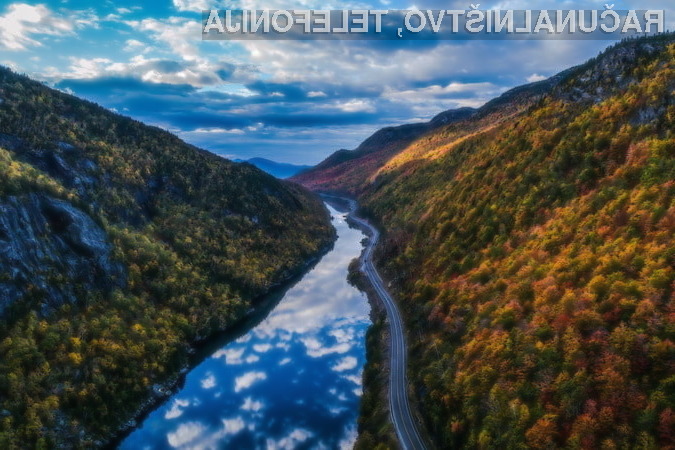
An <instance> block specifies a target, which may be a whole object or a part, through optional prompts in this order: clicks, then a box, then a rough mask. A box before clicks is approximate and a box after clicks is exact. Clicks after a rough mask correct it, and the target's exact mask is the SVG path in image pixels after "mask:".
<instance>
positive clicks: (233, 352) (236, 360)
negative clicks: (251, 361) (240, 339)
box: [212, 348, 244, 365]
mask: <svg viewBox="0 0 675 450" xmlns="http://www.w3.org/2000/svg"><path fill="white" fill-rule="evenodd" d="M243 354H244V349H243V348H222V349H220V350H218V351H217V352H215V353H214V354H213V356H212V357H213V358H222V357H223V356H224V357H225V364H228V365H237V364H242V363H243V362H244V361H243V360H242V358H241V357H242V355H243Z"/></svg>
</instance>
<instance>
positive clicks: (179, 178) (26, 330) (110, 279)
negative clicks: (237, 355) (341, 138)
mask: <svg viewBox="0 0 675 450" xmlns="http://www.w3.org/2000/svg"><path fill="white" fill-rule="evenodd" d="M332 238H333V230H332V227H331V226H330V223H329V220H328V215H327V212H326V211H325V209H324V207H323V205H322V204H321V203H320V201H318V200H317V199H315V198H314V197H313V196H311V195H310V194H309V193H307V192H306V191H304V190H303V189H302V188H300V187H298V186H297V185H293V184H289V183H285V182H282V181H279V180H277V179H275V178H273V177H272V176H269V175H267V174H265V173H263V172H261V171H260V170H258V169H256V168H254V167H253V166H251V165H248V164H234V163H232V162H229V161H227V160H224V159H222V158H220V157H217V156H215V155H213V154H210V153H208V152H205V151H202V150H199V149H197V148H194V147H192V146H190V145H187V144H185V143H184V142H182V141H180V140H179V139H178V138H176V137H175V136H173V135H171V134H169V133H167V132H165V131H162V130H160V129H157V128H153V127H148V126H145V125H143V124H141V123H139V122H137V121H134V120H131V119H129V118H126V117H122V116H119V115H117V114H113V113H111V112H109V111H107V110H105V109H103V108H101V107H98V106H96V105H94V104H91V103H89V102H86V101H82V100H80V99H77V98H75V97H73V96H70V95H67V94H64V93H61V92H57V91H54V90H52V89H49V88H47V87H45V86H44V85H42V84H40V83H37V82H34V81H31V80H29V79H28V78H26V77H23V76H19V75H16V74H14V73H12V72H11V71H9V70H7V69H0V269H1V270H0V447H2V448H16V447H22V448H29V447H34V446H37V447H53V446H55V445H63V446H71V445H76V444H77V445H82V446H90V445H92V444H99V445H100V444H102V443H103V442H104V441H105V440H106V439H107V438H109V437H110V436H111V434H112V433H114V432H116V431H117V430H118V429H119V427H120V425H121V424H122V423H123V422H125V421H127V420H129V418H130V417H131V416H132V415H133V414H134V413H135V412H136V411H137V410H138V408H139V406H140V405H141V404H142V403H143V402H145V401H146V400H147V399H148V398H149V397H150V396H151V395H153V392H154V393H155V394H157V392H158V391H157V384H158V383H162V382H164V381H166V380H167V379H168V378H170V377H172V376H174V375H176V374H177V372H178V371H179V370H180V369H181V368H182V367H183V366H184V364H185V363H186V361H187V354H188V350H189V344H190V342H193V341H195V340H198V339H201V338H203V337H205V336H207V335H209V334H210V333H212V332H214V331H216V330H219V329H222V328H224V327H226V326H228V325H230V324H232V323H233V322H234V321H235V320H236V319H238V318H241V317H242V316H243V315H244V314H245V313H246V312H247V311H248V310H249V309H250V308H251V305H252V301H253V300H254V299H255V298H257V297H258V296H260V295H262V294H264V293H265V292H267V291H268V290H269V289H270V288H271V287H273V286H274V285H276V284H278V283H280V282H282V281H284V280H285V279H287V278H289V277H290V276H291V275H292V274H294V273H297V272H298V271H300V270H301V269H302V268H303V267H304V266H305V265H306V264H307V262H308V260H309V259H311V258H313V257H314V256H316V255H317V254H318V253H319V252H320V251H321V250H322V249H323V248H325V247H326V246H327V245H329V243H330V242H331V240H332ZM153 386H154V387H155V389H153Z"/></svg>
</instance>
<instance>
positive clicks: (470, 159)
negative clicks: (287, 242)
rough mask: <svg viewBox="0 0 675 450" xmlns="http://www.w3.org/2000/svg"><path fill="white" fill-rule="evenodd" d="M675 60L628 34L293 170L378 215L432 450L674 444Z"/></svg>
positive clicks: (376, 432)
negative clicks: (527, 80)
mask: <svg viewBox="0 0 675 450" xmlns="http://www.w3.org/2000/svg"><path fill="white" fill-rule="evenodd" d="M674 64H675V37H674V35H673V34H666V35H662V36H655V37H650V38H643V39H638V40H630V41H627V42H623V43H620V44H617V45H616V46H614V47H611V48H609V49H608V50H606V51H605V52H604V53H603V54H601V55H600V56H598V57H597V58H594V59H592V60H590V61H589V62H587V63H586V64H583V65H581V66H578V67H575V68H572V69H570V70H567V71H565V72H563V73H561V74H560V75H558V76H556V77H553V78H552V79H549V80H546V81H542V82H540V83H536V84H531V85H526V86H523V87H521V88H517V89H515V90H512V91H510V92H507V93H506V94H504V95H503V96H501V97H499V98H498V99H496V100H494V101H492V102H490V103H488V104H486V105H485V106H483V107H482V108H479V109H478V110H477V111H473V112H467V113H466V115H464V116H463V117H461V116H460V117H456V118H455V119H454V120H451V121H449V122H448V123H447V124H443V125H441V126H437V127H429V128H428V129H426V130H419V129H417V128H410V127H408V128H402V127H399V128H396V129H393V130H388V129H385V130H381V131H379V132H378V133H376V134H375V135H374V136H373V138H371V139H374V138H375V137H376V136H378V135H379V136H383V135H385V133H392V132H397V131H402V130H410V129H412V130H413V131H412V133H397V134H393V133H392V134H391V135H390V139H383V140H382V141H380V140H379V139H376V140H377V142H378V143H377V144H376V145H374V146H366V148H367V150H363V149H361V150H357V151H354V152H345V151H340V152H338V153H336V154H334V155H333V156H331V157H329V158H328V159H327V160H326V161H324V162H323V163H321V164H319V165H318V166H317V167H315V168H314V169H312V170H310V171H307V172H305V173H303V174H301V175H299V176H297V177H295V180H297V181H299V182H301V183H303V184H304V185H305V186H307V187H310V188H312V189H314V190H317V191H323V192H334V193H346V194H350V195H354V196H356V197H357V198H358V199H359V201H360V203H361V205H362V212H363V213H364V214H367V215H368V216H370V218H371V219H372V220H373V221H374V222H375V223H377V224H378V225H379V226H380V227H381V229H382V231H383V234H384V236H383V239H382V241H383V246H382V247H381V248H380V251H379V255H378V259H379V266H380V267H381V269H383V270H384V272H385V273H386V274H387V276H388V278H389V281H391V283H392V286H393V288H394V289H395V290H396V292H397V294H398V300H399V304H400V305H401V306H402V308H403V309H404V311H405V316H406V324H407V327H408V330H409V334H408V336H409V345H410V349H409V355H410V358H411V363H410V367H409V371H408V375H409V378H410V381H411V383H412V385H413V388H412V390H413V392H414V394H415V396H416V398H417V401H418V404H419V405H420V407H419V413H420V414H421V416H422V417H423V419H424V424H425V427H426V430H427V432H428V434H429V435H430V436H431V437H432V439H434V441H435V443H436V444H437V445H438V446H439V448H463V447H468V448H520V447H531V448H556V447H570V448H672V447H673V446H675V433H673V430H675V390H673V378H672V375H673V373H675V344H674V343H673V335H672V331H673V326H674V322H673V311H674V308H675V303H674V302H675V289H674V285H673V282H674V279H675V270H674V266H675V253H674V252H673V249H674V248H675V245H674V244H675V243H674V242H673V236H674V234H673V231H674V230H675V184H674V180H675V135H674V134H673V133H674V132H675V94H674V91H675V66H674ZM366 142H368V141H366ZM364 145H365V143H364ZM381 407H382V408H383V407H386V405H382V406H381ZM371 408H372V405H371ZM371 412H373V410H371ZM385 417H386V416H385ZM362 431H363V433H362V435H361V440H360V445H362V448H372V446H374V445H376V443H378V442H384V441H385V440H386V433H387V428H386V427H383V426H382V424H381V423H374V422H372V421H371V422H369V419H368V417H365V418H364V423H363V425H362Z"/></svg>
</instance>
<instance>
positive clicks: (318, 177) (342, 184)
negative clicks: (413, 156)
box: [291, 108, 474, 195]
mask: <svg viewBox="0 0 675 450" xmlns="http://www.w3.org/2000/svg"><path fill="white" fill-rule="evenodd" d="M473 113H474V110H473V109H472V108H460V109H457V110H450V111H445V112H443V113H441V114H439V115H438V116H436V117H434V118H433V119H432V120H431V121H429V122H425V123H413V124H406V125H399V126H397V127H387V128H382V129H381V130H378V131H377V132H375V133H374V134H373V135H372V136H370V137H369V138H368V139H366V140H365V141H363V142H362V143H361V145H359V147H358V148H356V149H355V150H339V151H337V152H335V153H333V154H332V155H330V156H329V157H328V158H326V159H325V160H324V161H322V162H321V163H319V164H318V165H317V166H315V167H313V168H311V169H309V170H307V171H304V172H302V173H300V174H298V175H296V176H294V177H292V178H291V179H292V180H293V181H295V182H297V183H300V184H302V185H304V186H306V187H308V188H310V189H312V190H315V191H320V192H333V193H348V194H351V195H354V194H356V193H357V192H360V191H361V189H362V187H363V184H364V183H365V181H366V180H367V178H368V177H369V176H370V175H371V174H373V173H374V172H375V171H376V170H377V169H379V168H380V167H382V165H383V164H384V163H385V162H386V161H388V160H389V159H390V158H391V157H392V156H394V155H396V154H397V153H398V152H400V151H401V150H403V149H404V148H406V147H407V146H408V145H409V144H410V143H411V142H413V141H415V140H416V139H418V138H419V137H420V136H422V135H423V134H425V133H427V132H428V131H430V130H433V129H436V128H439V127H442V126H444V125H446V124H450V123H453V122H455V121H458V120H461V119H463V118H466V117H469V116H471V115H472V114H473Z"/></svg>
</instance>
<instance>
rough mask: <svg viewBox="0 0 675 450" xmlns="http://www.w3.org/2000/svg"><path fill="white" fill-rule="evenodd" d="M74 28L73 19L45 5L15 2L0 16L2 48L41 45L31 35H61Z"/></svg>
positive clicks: (70, 31) (0, 42)
mask: <svg viewBox="0 0 675 450" xmlns="http://www.w3.org/2000/svg"><path fill="white" fill-rule="evenodd" d="M74 29H75V24H74V23H73V22H72V21H71V20H67V19H64V18H63V17H60V16H57V15H55V14H54V13H53V12H52V11H51V10H50V9H49V8H47V7H46V6H44V5H36V6H31V5H27V4H25V3H14V4H12V5H9V8H7V12H6V13H5V14H4V15H2V16H0V48H2V47H4V48H6V49H9V50H25V49H26V48H27V47H39V46H41V45H42V44H41V43H40V42H39V41H37V40H35V39H33V38H32V37H31V35H40V34H42V35H53V36H59V35H64V34H69V33H72V32H73V30H74Z"/></svg>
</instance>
